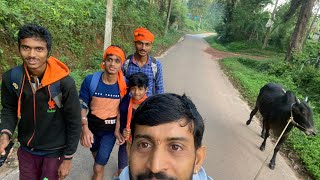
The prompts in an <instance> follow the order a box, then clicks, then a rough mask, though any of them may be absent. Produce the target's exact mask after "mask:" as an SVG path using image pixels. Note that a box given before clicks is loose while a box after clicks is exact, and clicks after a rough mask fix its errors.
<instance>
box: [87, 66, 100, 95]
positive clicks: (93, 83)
mask: <svg viewBox="0 0 320 180" xmlns="http://www.w3.org/2000/svg"><path fill="white" fill-rule="evenodd" d="M102 73H103V72H102V71H98V72H95V73H93V75H92V79H91V82H90V87H89V92H90V99H91V98H92V96H93V94H94V92H95V91H96V89H97V87H98V84H99V81H100V78H101V75H102Z"/></svg>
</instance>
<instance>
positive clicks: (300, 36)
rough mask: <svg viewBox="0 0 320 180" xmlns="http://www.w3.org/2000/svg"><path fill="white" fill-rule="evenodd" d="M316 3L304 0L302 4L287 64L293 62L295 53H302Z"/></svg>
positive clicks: (313, 0) (287, 54)
mask: <svg viewBox="0 0 320 180" xmlns="http://www.w3.org/2000/svg"><path fill="white" fill-rule="evenodd" d="M314 2H315V0H304V1H302V2H301V3H302V4H301V8H300V13H299V17H298V21H297V23H296V26H295V29H294V32H293V34H292V36H291V41H290V44H289V48H288V51H287V53H286V57H285V61H287V62H291V61H292V59H293V54H294V53H295V52H300V51H301V49H302V44H303V41H304V38H305V33H306V30H307V28H306V27H307V24H308V21H309V19H310V17H311V15H312V9H313V6H314Z"/></svg>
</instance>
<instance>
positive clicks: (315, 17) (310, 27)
mask: <svg viewBox="0 0 320 180" xmlns="http://www.w3.org/2000/svg"><path fill="white" fill-rule="evenodd" d="M318 2H319V1H318ZM319 12H320V4H318V8H317V10H316V13H315V15H314V17H313V20H312V22H311V24H310V26H309V29H308V31H307V33H306V37H305V38H304V41H303V44H302V48H303V47H304V45H305V44H306V42H307V39H308V37H309V35H310V32H311V30H312V28H313V26H314V24H315V22H316V20H317V19H318V14H319Z"/></svg>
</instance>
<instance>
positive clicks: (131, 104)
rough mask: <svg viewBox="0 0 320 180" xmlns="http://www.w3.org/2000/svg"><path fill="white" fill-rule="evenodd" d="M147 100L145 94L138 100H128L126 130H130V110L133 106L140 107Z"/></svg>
mask: <svg viewBox="0 0 320 180" xmlns="http://www.w3.org/2000/svg"><path fill="white" fill-rule="evenodd" d="M146 99H147V95H146V94H145V95H144V96H143V97H142V98H141V99H140V100H135V99H133V98H132V97H131V98H130V102H129V107H128V115H127V127H126V128H127V129H130V124H131V119H132V108H133V104H137V105H140V104H141V103H143V101H144V100H146Z"/></svg>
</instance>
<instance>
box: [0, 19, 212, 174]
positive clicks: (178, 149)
mask: <svg viewBox="0 0 320 180" xmlns="http://www.w3.org/2000/svg"><path fill="white" fill-rule="evenodd" d="M153 42H154V35H153V34H152V33H151V32H150V31H149V30H148V29H146V28H138V29H136V30H135V31H134V46H135V48H136V52H135V53H134V54H132V55H130V56H128V57H127V58H126V56H125V53H124V51H123V50H122V49H121V48H120V47H119V46H115V45H111V46H109V47H108V48H107V49H106V50H105V51H104V54H103V60H102V63H101V68H102V71H101V72H96V73H93V74H90V75H88V76H87V77H86V78H85V79H84V81H83V83H82V85H81V88H80V93H79V96H78V92H77V90H76V85H75V82H74V80H73V79H72V77H71V76H70V75H69V73H70V70H69V69H68V67H67V66H66V65H65V64H64V63H62V62H61V61H59V60H58V59H56V58H54V57H52V56H49V54H50V50H51V44H52V42H51V35H50V32H49V31H48V30H47V29H46V28H44V27H42V26H39V25H35V24H27V25H24V26H22V27H21V28H20V30H19V33H18V45H19V53H20V55H21V58H22V60H23V64H22V65H20V66H17V67H15V68H13V69H10V70H9V71H7V72H5V73H4V74H3V76H2V84H1V104H2V106H3V108H2V110H1V123H0V130H1V136H0V153H1V154H4V153H5V149H6V147H7V146H8V144H9V143H10V141H12V137H13V134H14V131H15V129H16V127H17V128H18V140H19V142H20V147H19V149H18V152H17V155H18V160H19V173H20V174H19V177H20V179H21V180H30V179H35V180H43V179H46V178H47V179H49V180H55V179H64V178H66V177H67V176H68V174H69V173H70V171H71V166H72V158H73V155H74V154H75V153H76V149H77V145H78V142H79V139H80V143H81V145H83V146H84V147H87V148H90V151H91V152H92V155H93V158H94V167H93V176H92V179H103V177H104V166H105V165H106V164H107V162H108V160H109V157H110V154H111V151H112V149H113V147H114V144H115V142H116V141H118V144H119V145H120V147H119V152H118V170H117V172H116V173H115V177H116V178H118V179H120V180H126V179H131V180H136V179H139V180H140V179H152V178H155V179H211V178H210V177H208V176H207V175H206V173H205V171H204V169H203V168H202V166H201V165H202V163H203V161H204V159H205V154H206V148H205V146H203V145H202V143H201V142H202V138H203V133H204V123H203V119H202V117H201V116H200V114H199V113H198V111H197V109H196V107H195V105H194V104H193V103H192V101H191V100H190V99H189V98H187V97H186V96H185V95H182V96H180V95H176V94H172V93H164V88H163V76H162V66H161V63H160V61H158V60H156V59H155V58H153V57H152V56H151V55H150V51H151V48H152V44H153ZM79 99H80V100H79ZM133 114H134V116H133ZM127 150H128V151H127Z"/></svg>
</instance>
